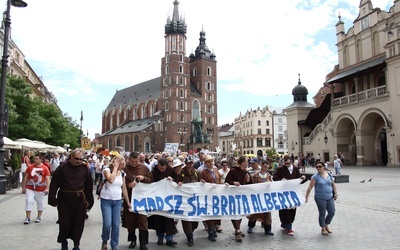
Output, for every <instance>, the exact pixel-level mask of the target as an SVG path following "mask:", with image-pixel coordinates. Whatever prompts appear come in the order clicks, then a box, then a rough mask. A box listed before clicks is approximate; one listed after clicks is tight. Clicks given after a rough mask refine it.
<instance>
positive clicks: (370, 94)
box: [333, 86, 388, 107]
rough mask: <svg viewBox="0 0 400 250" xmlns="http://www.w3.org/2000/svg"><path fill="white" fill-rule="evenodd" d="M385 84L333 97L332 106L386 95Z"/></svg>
mask: <svg viewBox="0 0 400 250" xmlns="http://www.w3.org/2000/svg"><path fill="white" fill-rule="evenodd" d="M387 95H388V93H387V91H386V86H379V87H376V88H372V89H367V90H365V91H361V92H358V93H356V94H351V95H347V96H343V97H340V98H336V99H333V106H334V107H335V106H340V105H347V104H354V103H358V102H363V101H368V100H372V99H376V98H380V97H383V96H387Z"/></svg>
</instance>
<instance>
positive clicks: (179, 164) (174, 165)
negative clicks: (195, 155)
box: [171, 158, 185, 182]
mask: <svg viewBox="0 0 400 250" xmlns="http://www.w3.org/2000/svg"><path fill="white" fill-rule="evenodd" d="M184 166H185V163H183V162H182V161H181V160H179V159H178V158H176V159H175V160H174V161H173V163H172V168H173V169H174V171H173V172H172V174H171V178H172V180H174V181H175V182H177V181H176V178H177V177H178V175H179V174H180V173H181V170H182V167H184Z"/></svg>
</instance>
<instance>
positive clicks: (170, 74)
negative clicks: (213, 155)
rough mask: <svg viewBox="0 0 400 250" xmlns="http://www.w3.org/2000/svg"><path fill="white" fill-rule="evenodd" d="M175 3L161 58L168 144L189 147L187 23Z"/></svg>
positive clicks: (168, 23) (189, 112) (162, 94)
mask: <svg viewBox="0 0 400 250" xmlns="http://www.w3.org/2000/svg"><path fill="white" fill-rule="evenodd" d="M178 5H179V2H178V1H177V0H175V1H174V11H173V15H172V18H171V17H168V19H167V23H166V24H165V55H164V57H163V58H162V59H161V97H162V100H163V103H162V106H163V109H164V115H163V117H164V131H165V142H175V143H176V142H179V144H181V146H183V145H185V146H186V145H187V143H188V142H189V137H190V117H191V103H190V102H189V100H190V75H189V73H190V65H189V58H188V57H186V56H185V54H186V23H185V20H184V19H183V18H182V17H181V16H179V9H178Z"/></svg>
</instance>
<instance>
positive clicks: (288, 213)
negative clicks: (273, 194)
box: [273, 155, 307, 236]
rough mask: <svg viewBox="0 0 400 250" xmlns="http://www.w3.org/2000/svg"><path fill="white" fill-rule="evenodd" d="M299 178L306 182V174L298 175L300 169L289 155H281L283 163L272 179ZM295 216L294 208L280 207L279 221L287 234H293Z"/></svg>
mask: <svg viewBox="0 0 400 250" xmlns="http://www.w3.org/2000/svg"><path fill="white" fill-rule="evenodd" d="M297 178H301V179H302V180H303V181H302V183H304V182H306V181H307V179H306V176H304V175H302V176H300V170H299V168H298V167H297V166H294V165H293V164H292V160H291V159H290V156H289V155H285V156H284V157H283V165H282V166H280V167H278V168H277V169H276V172H275V174H274V176H273V180H274V181H284V180H291V179H297ZM295 217H296V208H290V209H282V210H279V219H280V221H281V227H282V228H283V229H284V230H286V232H287V234H288V235H290V236H294V232H293V229H292V224H293V221H294V219H295Z"/></svg>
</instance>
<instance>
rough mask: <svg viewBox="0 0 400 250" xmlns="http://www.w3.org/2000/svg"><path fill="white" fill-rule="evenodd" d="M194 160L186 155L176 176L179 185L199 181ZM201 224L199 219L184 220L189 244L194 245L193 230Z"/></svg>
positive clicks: (183, 223)
mask: <svg viewBox="0 0 400 250" xmlns="http://www.w3.org/2000/svg"><path fill="white" fill-rule="evenodd" d="M193 166H194V161H193V158H192V157H191V156H188V157H186V159H185V164H184V165H183V168H182V171H181V173H180V174H179V175H178V176H177V177H176V182H177V183H178V186H182V184H183V183H191V182H199V181H200V175H199V173H197V170H196V169H195V168H194V167H193ZM198 226H199V222H198V221H185V220H182V227H183V231H184V232H185V234H186V238H187V241H188V246H193V245H194V241H193V232H194V230H195V229H196V228H197V227H198Z"/></svg>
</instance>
